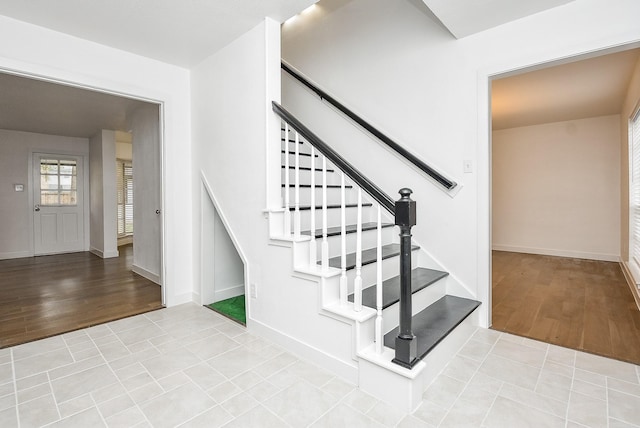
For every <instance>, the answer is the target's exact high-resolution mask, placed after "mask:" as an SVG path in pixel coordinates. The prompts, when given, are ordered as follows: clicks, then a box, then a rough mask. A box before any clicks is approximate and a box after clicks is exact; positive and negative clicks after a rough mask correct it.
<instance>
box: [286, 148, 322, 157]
mask: <svg viewBox="0 0 640 428" xmlns="http://www.w3.org/2000/svg"><path fill="white" fill-rule="evenodd" d="M280 153H285V151H284V150H280ZM288 153H289V154H290V155H295V154H296V152H292V151H288ZM298 154H299V155H300V156H309V157H311V153H298ZM314 157H316V158H317V157H318V155H314Z"/></svg>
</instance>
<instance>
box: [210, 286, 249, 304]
mask: <svg viewBox="0 0 640 428" xmlns="http://www.w3.org/2000/svg"><path fill="white" fill-rule="evenodd" d="M243 294H244V284H240V285H235V286H233V287H229V288H225V289H224V290H215V292H214V300H213V301H214V302H219V301H220V300H225V299H230V298H232V297H236V296H242V295H243Z"/></svg>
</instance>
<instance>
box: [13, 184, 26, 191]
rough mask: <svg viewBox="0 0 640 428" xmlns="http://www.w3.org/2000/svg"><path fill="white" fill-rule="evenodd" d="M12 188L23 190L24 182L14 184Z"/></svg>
mask: <svg viewBox="0 0 640 428" xmlns="http://www.w3.org/2000/svg"><path fill="white" fill-rule="evenodd" d="M13 188H14V189H15V190H16V192H24V184H14V185H13Z"/></svg>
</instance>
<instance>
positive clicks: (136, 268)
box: [131, 265, 192, 303]
mask: <svg viewBox="0 0 640 428" xmlns="http://www.w3.org/2000/svg"><path fill="white" fill-rule="evenodd" d="M131 270H132V271H133V272H134V273H137V274H138V275H140V276H142V277H145V278H147V279H148V280H149V281H152V282H155V283H156V284H158V285H162V284H161V283H160V275H157V274H155V273H153V272H149V271H148V270H146V269H144V268H141V267H140V266H137V265H133V266H131ZM190 301H192V300H191V296H190V297H189V299H188V300H186V301H185V302H183V303H186V302H190Z"/></svg>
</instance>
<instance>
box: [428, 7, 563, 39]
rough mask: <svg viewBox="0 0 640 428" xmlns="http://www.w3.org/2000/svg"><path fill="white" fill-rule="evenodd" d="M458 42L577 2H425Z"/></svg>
mask: <svg viewBox="0 0 640 428" xmlns="http://www.w3.org/2000/svg"><path fill="white" fill-rule="evenodd" d="M422 1H423V2H424V3H425V4H426V5H427V7H428V8H429V9H431V11H432V12H433V13H434V14H435V15H436V16H437V18H438V19H439V20H440V22H441V23H442V25H444V26H445V27H446V28H447V29H448V30H449V32H451V34H453V36H454V37H456V38H457V39H460V38H462V37H466V36H469V35H471V34H475V33H479V32H480V31H484V30H487V29H489V28H493V27H497V26H498V25H502V24H505V23H507V22H511V21H515V20H516V19H520V18H524V17H525V16H529V15H533V14H534V13H538V12H542V11H543V10H547V9H551V8H554V7H557V6H561V5H563V4H565V3H569V2H572V1H574V0H422Z"/></svg>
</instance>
